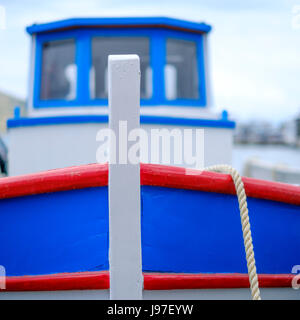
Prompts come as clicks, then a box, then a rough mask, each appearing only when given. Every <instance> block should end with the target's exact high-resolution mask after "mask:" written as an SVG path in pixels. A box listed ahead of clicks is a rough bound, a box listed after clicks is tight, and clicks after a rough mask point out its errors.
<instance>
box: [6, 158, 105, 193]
mask: <svg viewBox="0 0 300 320" xmlns="http://www.w3.org/2000/svg"><path fill="white" fill-rule="evenodd" d="M107 182H108V166H107V164H104V165H101V164H89V165H82V166H78V167H69V168H63V169H55V170H49V171H44V172H41V173H34V174H27V175H22V176H15V177H7V178H1V179H0V199H6V198H13V197H20V196H27V195H34V194H41V193H48V192H56V191H66V190H73V189H84V188H88V187H102V186H107Z"/></svg>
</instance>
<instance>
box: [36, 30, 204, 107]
mask: <svg viewBox="0 0 300 320" xmlns="http://www.w3.org/2000/svg"><path fill="white" fill-rule="evenodd" d="M122 36H124V37H147V38H149V43H150V53H149V55H150V67H151V69H152V96H151V98H149V99H141V106H155V105H172V106H195V107H204V106H205V105H206V88H205V70H204V68H205V65H204V54H203V36H202V35H201V34H193V33H188V32H182V31H174V30H163V29H155V28H154V29H149V28H138V29H117V28H116V29H99V28H98V29H97V28H89V29H73V30H68V31H60V32H53V33H52V32H50V33H42V34H37V37H36V55H35V59H36V60H35V73H34V92H33V107H34V108H36V109H37V108H52V107H76V106H77V107H80V106H107V104H108V101H107V99H92V98H91V97H90V85H89V82H90V68H91V66H92V38H93V37H122ZM168 38H172V39H179V40H190V41H194V42H195V44H196V48H197V50H196V51H197V69H198V70H197V71H198V89H199V97H198V98H197V99H175V100H168V99H167V98H166V95H165V80H164V67H165V64H166V43H167V39H168ZM70 39H74V40H75V61H76V65H77V86H76V98H75V99H74V100H54V99H51V100H41V99H40V97H41V77H42V55H43V51H42V50H43V45H44V43H45V42H50V41H57V40H70Z"/></svg>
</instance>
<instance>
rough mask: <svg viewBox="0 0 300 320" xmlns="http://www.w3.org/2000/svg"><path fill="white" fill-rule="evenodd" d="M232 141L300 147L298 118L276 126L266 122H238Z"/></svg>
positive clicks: (299, 123)
mask: <svg viewBox="0 0 300 320" xmlns="http://www.w3.org/2000/svg"><path fill="white" fill-rule="evenodd" d="M234 141H235V143H245V144H284V145H289V146H295V147H297V146H298V147H300V116H298V117H295V118H294V119H291V120H288V121H285V122H282V123H280V124H277V125H275V124H273V123H271V122H268V121H249V122H246V123H245V122H243V123H242V122H240V123H239V122H238V123H237V126H236V129H235V132H234Z"/></svg>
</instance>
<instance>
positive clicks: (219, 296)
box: [0, 288, 300, 300]
mask: <svg viewBox="0 0 300 320" xmlns="http://www.w3.org/2000/svg"><path fill="white" fill-rule="evenodd" d="M260 290H261V297H262V299H263V300H300V291H299V290H295V289H292V288H260ZM143 298H144V299H145V300H250V299H251V294H250V290H249V288H242V289H240V288H237V289H194V290H145V291H144V292H143ZM41 299H44V300H65V299H68V300H70V299H72V300H85V299H87V300H108V299H109V291H108V290H62V291H34V292H33V291H19V292H1V291H0V300H41Z"/></svg>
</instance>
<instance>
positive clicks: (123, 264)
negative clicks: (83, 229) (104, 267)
mask: <svg viewBox="0 0 300 320" xmlns="http://www.w3.org/2000/svg"><path fill="white" fill-rule="evenodd" d="M108 90H109V92H108V100H109V128H110V129H111V130H112V131H113V132H114V133H115V136H116V145H114V143H113V140H112V139H111V142H110V150H112V148H114V147H116V152H115V155H116V157H115V158H116V163H112V160H113V158H114V157H112V153H111V152H110V163H109V264H110V298H111V299H118V300H119V299H142V289H143V275H142V258H141V222H140V220H141V219H140V165H139V163H138V164H131V163H129V161H128V156H127V153H128V152H127V151H128V150H129V148H130V145H131V144H133V142H127V137H128V135H127V132H128V133H129V132H130V130H132V129H136V128H139V126H140V61H139V57H138V56H137V55H110V56H109V57H108ZM120 121H121V124H122V126H121V127H122V128H120V126H119V125H120ZM124 121H125V122H124ZM126 123H127V132H126V130H125V129H124V125H125V124H126ZM124 134H125V136H124ZM134 143H136V142H134Z"/></svg>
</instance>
